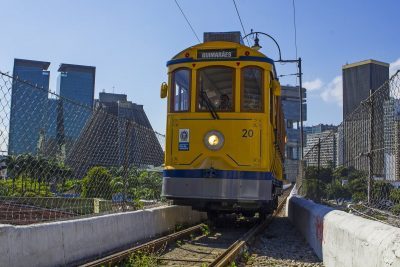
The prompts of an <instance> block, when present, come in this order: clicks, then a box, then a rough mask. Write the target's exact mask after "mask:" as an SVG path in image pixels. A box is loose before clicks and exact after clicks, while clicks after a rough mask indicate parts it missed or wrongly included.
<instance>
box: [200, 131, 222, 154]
mask: <svg viewBox="0 0 400 267" xmlns="http://www.w3.org/2000/svg"><path fill="white" fill-rule="evenodd" d="M204 144H205V145H206V147H207V148H208V149H210V150H220V149H221V148H222V147H223V146H224V136H223V135H222V133H220V132H219V131H209V132H208V133H206V135H205V136H204Z"/></svg>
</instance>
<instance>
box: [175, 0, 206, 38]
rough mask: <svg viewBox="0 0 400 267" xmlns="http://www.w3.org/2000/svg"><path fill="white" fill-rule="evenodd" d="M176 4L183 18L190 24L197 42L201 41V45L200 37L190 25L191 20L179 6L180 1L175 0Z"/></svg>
mask: <svg viewBox="0 0 400 267" xmlns="http://www.w3.org/2000/svg"><path fill="white" fill-rule="evenodd" d="M175 4H176V5H177V6H178V8H179V10H180V11H181V13H182V15H183V17H184V18H185V20H186V22H187V23H188V24H189V27H190V29H191V30H192V32H193V34H194V35H195V36H196V39H197V41H199V43H201V41H200V39H199V36H197V33H196V31H195V30H194V29H193V27H192V24H190V22H189V19H188V18H187V17H186V15H185V13H184V12H183V10H182V8H181V6H180V5H179V4H178V1H177V0H175Z"/></svg>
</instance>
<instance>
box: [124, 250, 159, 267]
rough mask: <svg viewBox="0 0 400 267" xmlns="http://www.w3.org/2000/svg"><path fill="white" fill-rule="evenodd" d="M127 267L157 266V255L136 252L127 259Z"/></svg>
mask: <svg viewBox="0 0 400 267" xmlns="http://www.w3.org/2000/svg"><path fill="white" fill-rule="evenodd" d="M127 266H130V267H156V266H158V259H157V255H155V254H153V253H146V252H142V251H139V252H136V253H134V254H132V255H131V256H130V257H129V261H128V264H127Z"/></svg>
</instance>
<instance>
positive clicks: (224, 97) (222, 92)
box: [197, 66, 235, 112]
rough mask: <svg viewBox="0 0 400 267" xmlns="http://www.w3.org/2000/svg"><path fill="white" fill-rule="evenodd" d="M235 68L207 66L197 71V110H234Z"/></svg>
mask: <svg viewBox="0 0 400 267" xmlns="http://www.w3.org/2000/svg"><path fill="white" fill-rule="evenodd" d="M234 71H235V70H234V69H233V68H229V67H222V66H218V67H207V68H203V69H200V70H198V71H197V110H198V111H207V110H209V109H210V108H213V109H214V110H215V111H225V112H230V111H234V103H235V102H234V94H233V84H234V82H233V79H234V73H235V72H234Z"/></svg>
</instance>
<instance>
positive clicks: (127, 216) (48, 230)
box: [0, 206, 206, 266]
mask: <svg viewBox="0 0 400 267" xmlns="http://www.w3.org/2000/svg"><path fill="white" fill-rule="evenodd" d="M205 218H206V215H205V214H204V213H200V212H197V211H193V210H191V208H189V207H182V206H168V207H157V208H152V209H148V210H141V211H133V212H125V213H118V214H109V215H102V216H97V217H91V218H83V219H76V220H68V221H60V222H52V223H43V224H34V225H26V226H12V225H4V224H3V225H0V266H69V265H75V264H79V263H82V262H83V260H85V259H88V258H95V257H100V256H102V255H105V254H107V253H109V252H112V251H114V250H116V249H119V248H124V247H126V246H127V245H130V244H132V243H134V242H137V241H139V240H143V239H146V238H152V237H155V236H156V235H159V234H162V233H165V232H169V231H172V230H174V228H175V225H177V224H194V223H197V222H199V221H201V220H203V219H205Z"/></svg>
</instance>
